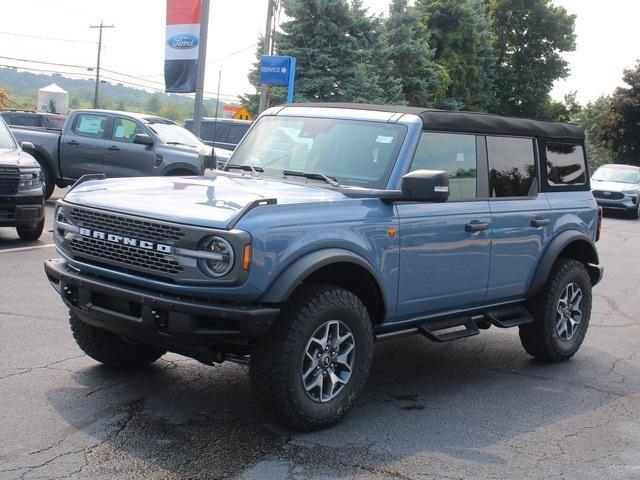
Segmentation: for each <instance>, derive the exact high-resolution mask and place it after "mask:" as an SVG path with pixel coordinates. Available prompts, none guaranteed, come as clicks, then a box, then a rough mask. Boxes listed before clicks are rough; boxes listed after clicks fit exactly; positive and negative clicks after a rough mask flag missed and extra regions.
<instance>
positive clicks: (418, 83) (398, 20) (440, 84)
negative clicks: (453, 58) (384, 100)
mask: <svg viewBox="0 0 640 480" xmlns="http://www.w3.org/2000/svg"><path fill="white" fill-rule="evenodd" d="M428 40H429V35H428V33H427V29H426V27H425V26H424V25H423V24H422V23H421V22H420V15H419V13H418V11H417V10H416V9H415V8H413V7H410V6H409V5H408V1H407V0H392V2H391V5H390V6H389V18H388V19H387V21H386V23H385V33H384V37H383V43H384V50H383V61H382V62H380V63H381V64H382V65H385V66H387V68H389V69H390V72H385V73H386V74H383V75H382V78H383V80H384V84H385V87H384V88H388V87H387V85H392V86H393V85H394V82H399V84H400V88H401V91H402V97H403V102H402V103H405V102H406V103H408V104H409V105H413V106H421V107H433V106H436V105H439V104H440V103H441V102H442V100H443V99H444V97H445V93H446V91H447V87H448V84H449V76H448V75H447V73H446V71H445V69H444V68H442V67H440V66H439V65H437V64H436V63H435V62H434V61H433V57H434V53H433V50H432V49H431V48H430V47H429V41H428ZM394 103H398V102H394Z"/></svg>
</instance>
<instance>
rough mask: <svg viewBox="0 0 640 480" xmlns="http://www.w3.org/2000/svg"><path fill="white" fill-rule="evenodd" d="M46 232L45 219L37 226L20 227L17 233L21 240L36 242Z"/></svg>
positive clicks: (17, 228)
mask: <svg viewBox="0 0 640 480" xmlns="http://www.w3.org/2000/svg"><path fill="white" fill-rule="evenodd" d="M43 230H44V218H43V219H42V220H40V221H39V222H38V223H36V224H35V225H18V226H17V227H16V231H17V232H18V236H19V237H20V240H27V241H34V240H38V239H39V238H40V235H42V231H43Z"/></svg>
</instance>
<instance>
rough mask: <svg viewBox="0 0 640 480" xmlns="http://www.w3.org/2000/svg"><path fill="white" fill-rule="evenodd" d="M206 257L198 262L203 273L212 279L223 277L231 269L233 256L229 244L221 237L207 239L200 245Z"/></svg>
mask: <svg viewBox="0 0 640 480" xmlns="http://www.w3.org/2000/svg"><path fill="white" fill-rule="evenodd" d="M200 248H201V250H204V251H205V252H206V253H207V254H208V255H207V258H203V259H201V261H200V265H201V268H202V269H203V270H204V272H205V273H206V274H207V275H209V276H211V277H214V278H220V277H224V276H225V275H226V274H227V273H229V272H230V271H231V269H232V268H233V261H234V254H233V247H232V246H231V244H230V243H229V242H228V241H226V240H225V239H224V238H222V237H217V236H216V237H208V238H206V239H205V240H204V241H203V242H202V244H201V247H200Z"/></svg>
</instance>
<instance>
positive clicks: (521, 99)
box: [490, 0, 576, 118]
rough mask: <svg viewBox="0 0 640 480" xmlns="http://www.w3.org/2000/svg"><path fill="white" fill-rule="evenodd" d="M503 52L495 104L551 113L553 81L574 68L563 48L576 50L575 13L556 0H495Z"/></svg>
mask: <svg viewBox="0 0 640 480" xmlns="http://www.w3.org/2000/svg"><path fill="white" fill-rule="evenodd" d="M490 9H491V14H492V20H493V31H494V46H495V51H496V54H497V67H496V69H497V70H496V92H497V100H498V104H497V106H496V108H495V110H496V111H497V112H498V113H503V114H507V115H521V116H526V117H533V118H539V117H543V116H544V115H545V109H548V104H549V102H550V97H549V92H550V91H551V89H552V87H553V84H554V82H555V81H556V80H558V79H560V78H565V77H566V76H567V75H568V74H569V67H568V63H567V61H566V60H564V59H563V58H562V56H561V53H563V52H571V51H573V50H575V46H576V43H575V40H576V36H575V33H574V26H575V15H569V14H568V13H567V11H566V10H565V9H564V8H563V7H557V6H555V5H553V3H552V2H551V0H490Z"/></svg>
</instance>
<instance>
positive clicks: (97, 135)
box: [12, 110, 229, 198]
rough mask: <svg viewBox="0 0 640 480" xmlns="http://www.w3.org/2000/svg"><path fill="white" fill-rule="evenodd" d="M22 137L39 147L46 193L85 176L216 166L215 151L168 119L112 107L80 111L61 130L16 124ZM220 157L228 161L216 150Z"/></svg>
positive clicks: (198, 171) (173, 172)
mask: <svg viewBox="0 0 640 480" xmlns="http://www.w3.org/2000/svg"><path fill="white" fill-rule="evenodd" d="M12 131H13V133H14V135H15V137H16V138H17V139H18V140H19V141H27V142H31V143H33V144H34V145H35V150H34V152H33V155H34V157H35V159H36V160H37V161H38V163H39V164H40V166H41V168H42V173H43V178H44V184H45V196H46V198H49V197H50V196H51V194H52V192H53V189H54V187H55V185H58V186H59V187H65V186H68V185H71V184H73V183H74V182H75V181H76V180H78V179H79V178H80V177H82V176H83V175H87V174H104V175H106V176H107V177H109V178H111V177H141V176H158V175H161V176H180V175H202V174H203V173H204V170H205V168H211V167H213V159H212V158H211V154H212V149H211V147H208V146H207V145H205V144H203V143H202V142H201V141H200V140H199V139H198V138H196V136H195V135H193V134H192V133H191V132H189V131H188V130H186V129H185V128H183V127H181V126H180V125H178V124H176V123H174V122H172V121H171V120H167V119H166V118H161V117H156V116H153V115H143V114H138V113H131V112H118V111H110V110H76V111H74V112H72V113H71V114H70V115H69V118H67V120H66V122H65V124H64V128H63V130H62V132H61V133H60V132H52V131H44V130H40V129H32V128H27V127H12ZM215 153H216V155H217V156H218V160H222V159H228V157H229V154H228V153H227V152H226V151H225V150H221V149H216V152H215Z"/></svg>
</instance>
